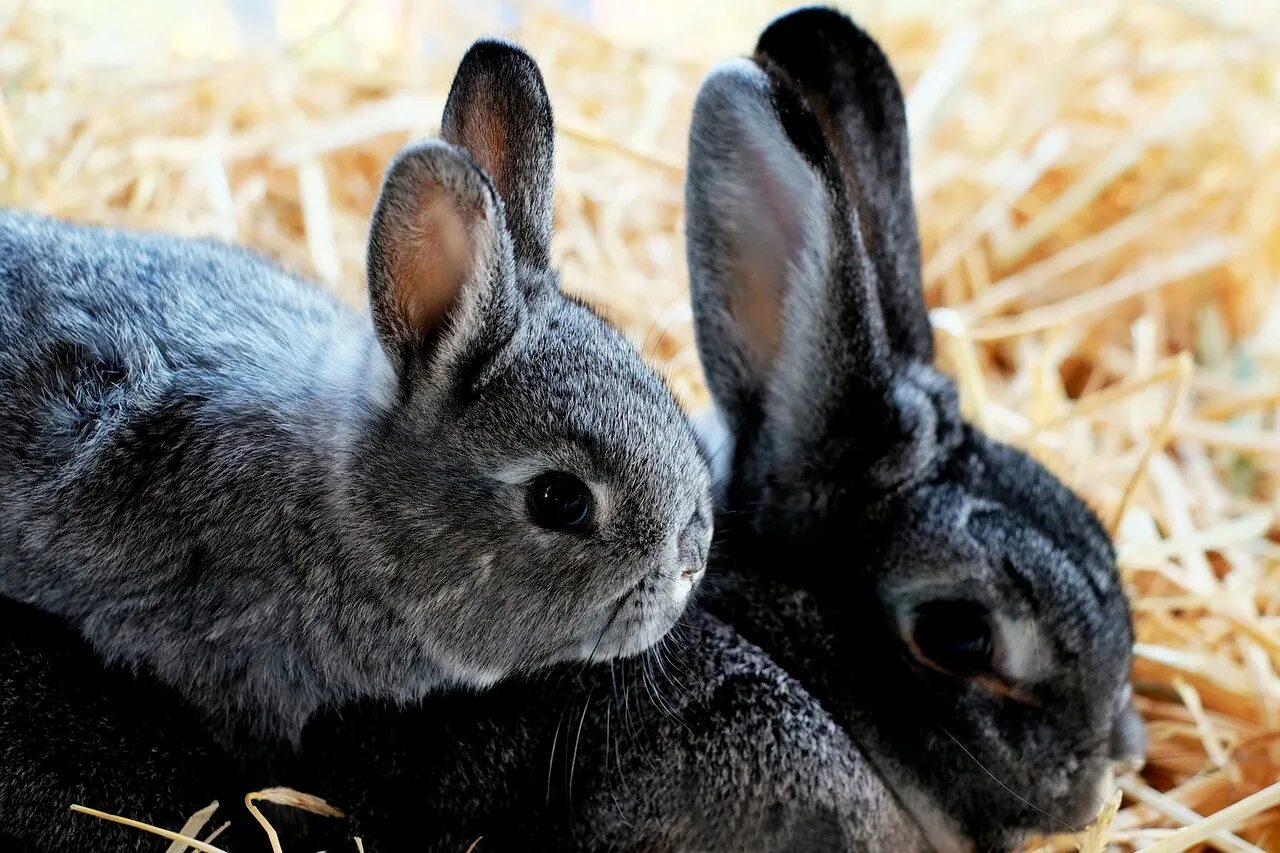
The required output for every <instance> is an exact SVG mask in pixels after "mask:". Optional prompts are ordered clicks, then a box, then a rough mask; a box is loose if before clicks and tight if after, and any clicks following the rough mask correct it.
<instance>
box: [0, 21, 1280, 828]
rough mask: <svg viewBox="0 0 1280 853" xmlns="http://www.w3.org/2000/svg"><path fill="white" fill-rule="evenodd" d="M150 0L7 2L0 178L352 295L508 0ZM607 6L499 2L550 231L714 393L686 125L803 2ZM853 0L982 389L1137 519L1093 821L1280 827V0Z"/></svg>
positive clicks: (14, 196) (1120, 530)
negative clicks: (1125, 697)
mask: <svg viewBox="0 0 1280 853" xmlns="http://www.w3.org/2000/svg"><path fill="white" fill-rule="evenodd" d="M174 5H175V6H178V5H181V4H174ZM578 5H580V6H582V5H586V4H582V3H580V4H578ZM37 6H38V8H37ZM148 6H149V7H153V8H152V9H151V11H150V12H149V13H143V12H142V11H141V10H138V9H137V8H136V4H135V9H134V14H131V15H129V16H116V15H113V14H112V13H111V10H112V9H113V8H114V5H113V4H108V3H105V2H102V0H97V2H89V3H72V2H71V0H58V2H54V0H50V2H42V3H40V4H28V5H26V6H24V7H21V8H18V9H12V8H10V9H7V10H0V80H3V81H4V83H3V86H2V87H0V202H3V203H4V204H7V205H13V206H20V207H27V208H35V209H39V210H44V211H47V212H50V213H53V214H57V215H59V216H65V217H70V218H74V219H82V220H92V221H99V222H109V223H114V224H119V225H127V226H134V227H142V228H162V229H165V230H169V231H179V232H183V233H190V234H212V235H217V236H221V237H224V238H228V239H233V240H238V241H242V242H246V243H249V244H252V245H254V246H257V247H260V248H262V249H264V250H266V251H267V252H269V253H271V254H272V255H274V256H276V257H278V258H279V259H281V260H282V261H283V262H284V263H285V264H287V265H288V266H290V267H293V268H295V269H298V270H301V271H304V272H308V273H312V274H315V275H317V276H318V277H319V278H321V279H322V280H324V281H326V282H328V283H329V284H330V285H332V286H333V287H334V288H335V289H336V290H337V292H339V293H340V294H342V295H343V296H344V297H346V298H349V299H352V300H358V299H360V298H361V293H362V287H363V284H362V276H361V270H362V261H363V257H362V256H363V248H364V246H363V241H364V232H365V224H366V217H367V216H368V213H369V210H370V207H371V205H372V203H373V199H374V194H375V191H376V187H377V183H378V177H379V174H380V170H381V169H382V167H383V165H384V164H385V163H386V162H387V160H388V158H389V157H390V155H391V154H392V153H393V152H394V151H395V150H396V148H397V147H398V146H399V145H401V144H402V143H403V142H404V141H405V140H406V139H407V138H409V136H410V135H420V134H425V133H430V132H433V131H434V130H435V123H436V122H437V120H438V116H439V112H440V106H441V104H442V101H443V97H444V94H445V91H446V86H447V84H448V80H449V77H450V74H451V73H452V70H453V67H454V64H455V63H456V61H457V59H458V57H459V56H460V54H461V52H462V50H463V49H464V47H465V46H466V44H467V43H468V42H469V41H470V39H471V38H472V37H474V36H475V35H477V34H479V33H485V32H493V31H502V30H503V28H504V24H505V23H508V21H507V18H506V17H504V15H503V14H502V12H501V9H500V8H499V6H498V4H496V3H494V2H488V0H475V2H471V3H466V4H458V3H445V2H425V0H424V1H423V2H418V3H412V2H406V3H386V2H376V0H354V2H349V3H339V2H336V0H331V2H315V3H302V2H301V0H298V2H290V3H287V4H282V5H281V9H280V11H279V14H278V15H276V17H275V18H274V19H271V18H270V17H269V16H267V17H264V16H262V15H258V16H257V17H256V18H255V19H254V21H252V22H250V24H249V25H247V26H245V27H244V28H243V29H241V28H240V27H239V25H238V24H237V21H236V19H235V17H234V15H233V14H232V12H231V10H230V8H229V7H227V6H225V5H223V3H221V2H219V0H204V2H201V3H199V4H195V5H193V6H192V7H190V8H188V9H187V10H186V11H179V10H175V9H172V8H170V5H169V4H164V3H160V2H153V3H151V4H148ZM594 7H595V9H596V14H597V16H598V18H597V21H596V23H594V24H593V25H592V26H590V27H588V26H585V25H583V24H581V23H577V22H575V20H574V19H571V18H569V17H567V16H566V15H563V14H560V13H557V12H554V11H550V10H548V9H546V8H543V7H530V8H529V9H528V10H526V11H527V14H524V15H523V16H521V17H520V19H519V21H518V23H517V24H516V26H515V29H514V31H511V30H508V32H510V34H511V35H513V36H514V37H515V38H517V39H519V40H520V41H522V42H524V43H525V44H526V45H528V46H529V47H530V48H531V49H532V51H533V52H534V53H535V54H536V55H537V57H538V59H539V61H540V62H541V63H542V64H543V67H544V69H545V71H546V73H547V77H548V82H549V86H550V88H551V91H552V97H553V100H554V101H555V105H556V110H557V113H558V117H559V128H560V134H559V140H558V141H559V155H558V156H559V164H558V165H559V181H560V183H559V193H558V197H557V208H556V218H557V226H558V236H557V242H556V246H555V258H556V261H557V263H558V264H559V266H560V267H561V269H562V270H563V272H564V276H565V280H566V282H567V284H568V286H569V287H570V288H571V289H572V290H574V291H575V292H577V293H580V294H583V295H585V296H587V297H589V298H591V299H593V300H596V301H598V302H599V303H601V304H602V305H604V306H606V307H607V310H608V312H609V313H610V314H611V315H612V316H613V317H615V318H616V319H618V320H619V322H621V323H622V324H623V325H624V326H625V327H626V328H627V329H628V330H629V331H630V332H631V333H632V334H633V335H634V336H635V339H636V340H637V342H638V343H639V344H641V345H642V347H643V348H644V350H645V351H646V352H647V353H648V354H649V355H650V356H651V357H652V358H653V359H654V360H655V361H656V362H658V363H660V364H661V365H663V366H664V368H665V369H666V370H667V371H668V372H669V373H670V375H671V376H672V379H673V382H674V385H675V387H676V389H677V391H678V393H679V394H680V396H681V397H682V398H683V399H684V400H685V401H686V402H687V403H688V404H689V405H691V406H698V405H702V404H703V403H705V401H706V392H705V390H704V387H703V385H702V383H701V379H700V377H699V373H698V368H697V362H696V357H695V353H694V349H693V346H692V330H691V317H690V313H689V309H688V305H687V301H686V292H685V290H684V281H685V272H684V267H683V263H684V261H683V247H682V243H681V239H680V232H681V219H680V217H681V200H682V191H681V186H680V179H681V169H682V162H683V157H684V132H685V128H686V126H687V122H688V118H689V110H690V106H691V103H692V98H693V93H694V91H695V88H696V86H697V83H698V80H699V79H700V77H701V75H702V74H703V73H704V72H705V70H706V69H707V67H708V66H709V64H710V63H711V62H713V61H715V60H718V59H720V58H722V57H725V56H728V55H731V54H734V53H741V52H744V51H746V50H747V49H748V48H749V46H750V45H751V44H752V43H753V39H754V36H755V34H756V32H757V31H758V29H759V27H760V26H761V24H762V23H763V22H764V21H765V20H767V18H768V17H769V16H770V15H771V14H772V13H773V12H774V11H777V10H778V9H779V8H781V7H780V5H779V4H776V3H773V2H765V1H764V0H757V2H733V0H708V2H704V3H701V4H694V5H692V6H686V5H684V4H679V3H676V2H675V0H649V2H646V3H643V4H622V3H598V4H594ZM60 8H62V11H59V9H60ZM72 10H74V11H72ZM854 11H855V13H856V14H858V15H859V17H860V18H861V19H862V20H863V21H864V22H865V23H866V24H867V25H868V27H869V28H870V29H871V31H872V32H873V33H875V34H876V35H877V36H878V37H879V38H880V39H881V40H882V41H883V43H884V45H885V47H886V48H887V50H888V52H889V54H890V56H891V57H892V58H893V60H894V62H895V64H896V66H897V68H898V70H899V71H900V73H901V75H902V77H903V78H904V81H905V83H906V86H907V89H908V92H909V103H908V108H909V111H910V116H911V119H912V133H913V142H914V154H915V160H916V168H915V189H916V194H917V197H918V200H919V206H920V220H921V227H922V239H923V246H924V251H925V278H926V286H927V289H928V298H929V302H930V304H931V305H933V306H935V307H936V312H935V326H936V327H937V328H938V333H939V341H940V344H941V352H942V354H943V358H944V361H945V363H946V365H947V366H948V369H950V370H951V371H952V372H953V373H954V374H955V375H956V376H957V379H958V381H959V384H960V387H961V391H962V397H963V400H964V406H965V410H966V412H967V413H968V414H969V415H970V416H971V417H973V418H974V419H975V420H976V421H977V422H978V423H980V424H981V425H982V426H983V427H985V428H986V429H988V430H990V431H992V432H993V433H995V434H996V435H998V436H999V437H1001V438H1004V439H1006V440H1008V441H1011V442H1013V443H1015V444H1018V445H1021V446H1024V447H1026V448H1027V449H1028V450H1029V451H1030V452H1032V453H1033V454H1035V455H1036V456H1037V457H1039V458H1040V459H1042V460H1043V461H1044V462H1045V463H1046V464H1047V465H1049V466H1050V467H1051V468H1052V469H1053V470H1055V471H1057V472H1059V473H1060V474H1061V475H1062V476H1063V477H1064V478H1065V479H1066V480H1067V481H1068V482H1070V483H1071V484H1073V485H1074V486H1076V487H1077V488H1079V489H1080V490H1081V491H1082V492H1083V493H1084V494H1086V495H1087V497H1088V499H1089V500H1090V501H1091V502H1092V504H1093V505H1094V506H1095V507H1096V508H1097V509H1098V511H1099V512H1100V514H1101V515H1102V517H1103V518H1104V519H1107V520H1109V521H1112V522H1114V526H1115V529H1116V534H1117V538H1118V543H1119V552H1120V560H1121V566H1122V570H1123V573H1124V578H1125V581H1126V583H1127V585H1128V588H1129V590H1130V592H1131V594H1132V597H1133V600H1134V606H1135V613H1136V619H1137V631H1138V640H1139V644H1138V650H1137V656H1136V662H1135V672H1134V676H1135V680H1136V688H1137V693H1138V701H1139V704H1140V707H1141V710H1142V711H1143V713H1144V714H1145V715H1146V717H1147V719H1148V721H1149V723H1150V734H1151V750H1150V760H1149V763H1148V765H1147V767H1146V769H1145V770H1144V771H1143V772H1142V774H1141V776H1140V777H1133V778H1130V779H1127V780H1124V781H1123V790H1124V791H1125V792H1126V796H1125V799H1124V803H1123V806H1122V808H1121V809H1120V811H1119V812H1118V814H1116V815H1115V816H1114V819H1113V820H1111V821H1110V822H1109V824H1108V825H1107V826H1105V827H1103V828H1102V830H1101V831H1102V832H1103V833H1104V834H1105V835H1106V836H1107V840H1108V841H1109V843H1111V844H1113V845H1116V846H1118V847H1119V848H1121V849H1132V848H1135V847H1142V846H1144V845H1147V844H1155V845H1157V846H1156V849H1159V850H1164V851H1173V850H1181V849H1186V848H1187V846H1188V845H1191V844H1200V843H1203V842H1205V841H1206V840H1207V842H1208V843H1211V844H1213V845H1214V846H1216V847H1218V848H1220V849H1228V850H1230V849H1235V850H1241V849H1259V848H1260V849H1273V850H1274V849H1280V810H1277V809H1276V808H1274V803H1275V796H1274V793H1275V788H1274V786H1272V787H1270V788H1268V787H1267V786H1269V785H1271V783H1273V782H1274V780H1275V779H1276V778H1277V777H1280V678H1278V677H1277V667H1278V666H1280V525H1277V522H1276V512H1277V510H1278V509H1280V503H1278V502H1277V497H1276V481H1277V477H1278V476H1280V440H1278V439H1277V433H1276V419H1277V408H1280V299H1278V298H1277V288H1276V284H1277V278H1278V275H1280V121H1277V115H1278V114H1280V110H1278V109H1277V107H1278V104H1280V59H1277V57H1280V6H1278V5H1277V3H1276V2H1270V1H1269V2H1263V0H1252V1H1251V2H1247V3H1226V2H1223V3H1218V2H1209V0H1132V1H1131V2H1123V1H1122V0H1113V2H1090V3H1078V2H1074V0H1025V1H1024V2H1019V3H1006V4H997V3H987V4H982V5H973V4H960V3H955V4H934V5H933V6H929V7H926V6H925V5H924V4H922V3H919V2H897V3H893V4H889V3H883V4H858V6H857V8H855V10H854ZM126 18H127V21H126V20H125V19H126ZM277 40H278V41H279V42H281V43H283V44H284V47H283V48H281V49H276V48H271V49H268V48H266V47H264V45H271V44H275V43H276V41H277ZM943 306H945V308H944V307H943ZM1182 353H1186V354H1188V355H1182V356H1179V355H1178V354H1182ZM1264 789H1265V791H1266V793H1265V794H1258V792H1260V791H1264ZM1255 795H1256V796H1261V797H1263V799H1261V800H1257V799H1253V796H1255ZM1233 804H1236V805H1233ZM1264 807H1265V808H1264ZM1215 815H1217V816H1218V817H1215ZM1187 823H1192V824H1196V826H1197V829H1196V830H1195V831H1194V834H1191V835H1188V834H1170V831H1169V830H1170V828H1172V827H1178V826H1181V825H1183V824H1187ZM1193 839H1195V840H1194V841H1193ZM1076 843H1077V842H1076V840H1075V839H1050V840H1048V841H1046V842H1044V846H1045V848H1046V849H1072V848H1073V847H1074V846H1075V845H1076ZM1088 843H1089V844H1090V845H1092V846H1091V847H1090V849H1095V848H1096V847H1097V845H1098V843H1099V840H1098V839H1096V838H1095V839H1091V840H1089V841H1088ZM1249 845H1253V846H1252V847H1250V846H1249Z"/></svg>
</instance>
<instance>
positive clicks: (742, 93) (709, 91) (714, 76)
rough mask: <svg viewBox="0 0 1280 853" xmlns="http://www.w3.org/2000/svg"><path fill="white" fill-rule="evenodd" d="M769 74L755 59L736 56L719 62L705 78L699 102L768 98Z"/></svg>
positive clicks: (699, 93)
mask: <svg viewBox="0 0 1280 853" xmlns="http://www.w3.org/2000/svg"><path fill="white" fill-rule="evenodd" d="M768 91H769V75H768V74H766V73H765V71H764V69H763V68H761V67H760V65H759V63H757V62H756V61H755V60H752V59H748V58H746V57H735V58H733V59H727V60H725V61H724V62H721V63H719V64H718V65H716V66H715V67H714V68H712V69H711V71H710V72H708V73H707V76H706V77H705V78H703V80H702V85H701V86H700V87H699V88H698V96H697V102H698V103H700V104H711V103H718V102H720V101H723V100H726V99H737V98H740V97H756V98H767V97H768Z"/></svg>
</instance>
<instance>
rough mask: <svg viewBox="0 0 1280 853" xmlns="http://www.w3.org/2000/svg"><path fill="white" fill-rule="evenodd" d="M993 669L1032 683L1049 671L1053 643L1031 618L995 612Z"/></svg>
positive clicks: (1041, 679) (1039, 679) (1017, 679)
mask: <svg viewBox="0 0 1280 853" xmlns="http://www.w3.org/2000/svg"><path fill="white" fill-rule="evenodd" d="M995 624H996V631H997V635H998V639H997V642H996V656H997V658H996V661H995V665H996V670H997V671H998V672H999V673H1000V674H1001V675H1003V676H1004V677H1005V678H1007V679H1009V680H1010V681H1016V682H1021V683H1025V684H1034V683H1036V682H1038V681H1043V680H1044V679H1045V678H1047V677H1049V675H1050V674H1052V672H1053V662H1054V661H1053V646H1052V645H1051V644H1050V643H1049V641H1048V638H1046V637H1045V635H1044V632H1043V631H1042V630H1041V628H1040V625H1039V624H1038V623H1037V622H1036V621H1035V620H1034V619H1028V618H1015V617H1012V616H1006V615H1004V614H1000V613H997V614H995Z"/></svg>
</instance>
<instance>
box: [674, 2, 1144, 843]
mask: <svg viewBox="0 0 1280 853" xmlns="http://www.w3.org/2000/svg"><path fill="white" fill-rule="evenodd" d="M906 140H907V133H906V125H905V115H904V110H903V104H902V96H901V92H900V90H899V88H898V84H897V80H896V78H895V76H894V74H893V72H892V70H891V69H890V67H889V65H888V62H887V60H886V59H885V57H884V55H883V54H882V53H881V52H880V50H879V48H878V47H877V46H876V45H875V43H874V42H873V41H872V40H871V39H870V38H869V37H868V36H867V35H866V34H865V33H863V32H862V31H861V30H860V29H858V28H857V27H856V26H855V25H854V24H853V23H852V22H851V21H850V20H849V19H848V18H846V17H845V16H844V15H842V14H840V13H838V12H835V11H833V10H828V9H819V8H811V9H803V10H800V11H797V12H793V13H791V14H788V15H786V16H783V17H782V18H780V19H778V20H777V21H775V22H774V23H773V24H771V25H770V26H769V27H768V28H767V29H766V30H765V32H764V34H763V35H762V36H761V38H760V41H759V44H758V45H757V48H756V54H755V57H754V59H752V60H749V61H748V60H739V61H735V62H732V63H728V64H726V65H724V66H721V67H720V68H719V69H717V70H716V71H713V72H712V74H711V76H710V77H709V78H708V80H707V82H706V83H705V84H704V86H703V89H702V91H701V92H700V94H699V96H698V100H697V104H696V106H695V114H694V121H693V126H692V130H691V134H690V161H689V182H688V187H687V193H688V208H689V214H688V219H687V229H688V231H687V236H688V246H689V259H690V263H689V267H690V275H691V283H692V291H693V300H694V311H695V318H696V321H697V333H698V346H699V350H700V352H701V353H702V356H703V360H704V363H705V365H706V366H707V369H708V374H709V375H708V379H709V382H710V384H711V387H712V389H713V392H714V394H715V397H716V399H717V401H718V403H719V404H720V406H721V408H722V409H723V411H724V414H725V417H726V419H727V421H728V426H729V429H730V431H731V432H732V434H733V437H734V463H733V466H732V478H731V480H730V482H729V484H728V487H727V492H726V497H725V500H726V502H727V506H726V508H725V511H724V512H723V513H721V514H720V515H719V516H718V524H719V525H720V533H721V534H723V536H720V535H719V534H718V539H719V541H720V549H721V550H720V551H719V553H718V556H717V560H716V563H717V565H718V566H723V567H724V571H723V574H725V575H728V576H729V577H728V578H727V579H726V580H725V582H724V583H723V584H722V585H721V586H722V589H721V590H720V594H719V596H717V597H715V598H713V599H712V603H711V608H712V610H713V611H714V612H716V613H717V614H718V615H720V616H722V617H723V618H727V619H728V620H729V621H731V622H732V624H733V625H734V626H735V628H737V629H738V630H739V631H741V632H742V633H743V635H744V636H746V637H747V638H748V639H750V640H752V641H753V642H756V643H759V644H760V645H761V647H762V648H763V649H764V650H765V651H766V652H767V653H768V654H769V655H770V656H771V657H773V658H774V659H775V660H777V661H778V662H779V663H780V664H781V665H782V666H783V667H785V668H786V669H787V670H788V672H790V673H791V674H792V675H793V676H795V677H797V678H798V679H799V680H800V681H801V682H802V683H803V684H804V685H805V686H806V688H808V689H809V690H810V691H812V693H813V694H814V695H815V696H816V697H817V698H818V699H819V701H821V702H822V703H823V705H824V706H825V707H826V708H827V709H828V710H830V712H831V713H832V715H833V716H834V717H835V719H836V720H837V721H839V722H840V723H841V724H842V725H843V726H844V727H845V729H846V730H847V731H848V733H849V734H850V735H851V737H852V738H853V740H854V742H855V743H857V744H858V745H859V747H860V748H861V749H863V750H864V751H865V754H866V756H867V758H868V760H869V761H870V762H871V764H872V765H873V766H874V768H875V770H876V772H877V773H878V774H879V775H880V777H881V778H882V779H883V780H884V781H885V782H886V783H887V784H888V785H889V786H890V787H891V788H892V789H893V791H894V792H895V794H896V795H897V799H898V801H899V802H900V803H901V804H902V807H903V808H905V809H906V810H907V811H908V812H909V813H910V815H911V816H912V818H913V819H914V820H915V821H916V822H917V824H918V825H919V826H920V827H921V828H922V830H923V831H924V832H925V834H926V835H927V837H928V839H929V841H930V843H931V844H932V845H933V846H934V847H935V848H936V849H939V850H944V851H951V850H954V851H967V850H988V849H997V850H1004V849H1009V848H1011V847H1013V846H1016V845H1017V844H1018V843H1019V842H1020V840H1021V839H1022V838H1023V837H1025V835H1026V834H1028V833H1031V832H1042V831H1061V830H1063V829H1067V828H1079V827H1081V826H1082V825H1083V824H1084V823H1086V822H1087V821H1088V820H1089V819H1090V818H1091V817H1092V816H1093V814H1094V813H1095V812H1096V810H1097V808H1098V806H1099V805H1100V804H1101V797H1102V796H1103V795H1105V794H1107V793H1109V792H1110V791H1109V788H1108V781H1109V779H1110V773H1111V769H1112V766H1113V765H1114V764H1116V763H1121V764H1126V765H1127V764H1131V763H1133V762H1134V761H1135V760H1137V761H1139V762H1140V760H1141V755H1142V751H1143V749H1144V743H1143V733H1142V727H1141V724H1140V722H1139V720H1138V717H1137V715H1136V712H1135V711H1134V710H1133V708H1132V705H1131V703H1130V692H1129V689H1128V685H1127V678H1128V674H1129V668H1130V663H1131V647H1132V642H1133V629H1132V624H1131V619H1130V614H1129V609H1128V604H1127V601H1126V599H1125V596H1124V592H1123V590H1122V588H1121V584H1120V579H1119V576H1118V574H1117V571H1116V566H1115V558H1114V553H1113V549H1112V546H1111V542H1110V540H1109V538H1108V537H1107V534H1106V532H1105V530H1104V529H1103V528H1102V526H1101V525H1100V524H1099V522H1098V520H1097V519H1096V518H1095V517H1094V516H1093V514H1092V513H1091V512H1090V511H1089V510H1088V509H1087V508H1086V507H1085V506H1084V504H1083V503H1082V502H1081V501H1080V500H1079V498H1078V497H1076V496H1075V495H1074V494H1072V493H1071V492H1070V491H1069V490H1068V489H1067V488H1066V487H1065V486H1063V485H1062V484H1061V483H1060V482H1059V481H1057V480H1056V479H1055V478H1054V477H1053V476H1052V475H1050V474H1049V473H1048V472H1047V471H1046V470H1045V469H1043V468H1042V467H1040V466H1039V465H1038V464H1036V463H1035V462H1034V461H1033V460H1031V459H1030V458H1029V457H1027V456H1025V455H1024V454H1022V453H1020V452H1018V451H1017V450H1014V449H1013V448H1011V447H1007V446H1005V445H1002V444H999V443H998V442H995V441H993V440H991V439H990V438H988V437H987V436H985V435H983V434H982V433H981V432H979V431H978V430H976V429H975V428H973V427H972V426H971V425H969V424H966V423H964V422H963V420H961V418H960V416H959V413H958V409H957V404H956V394H955V389H954V387H953V385H952V383H951V381H950V380H948V379H947V378H945V377H943V376H942V375H941V374H940V373H938V372H937V371H936V370H935V369H934V367H933V365H932V356H933V347H932V341H931V340H930V338H929V326H928V318H927V316H926V315H925V311H924V302H923V297H922V294H921V292H920V273H919V265H920V258H919V246H918V238H917V235H916V232H915V225H914V223H915V212H914V210H913V208H912V202H911V192H910V181H909V176H908V171H907V161H908V155H907V147H906V146H907V142H906ZM787 186H807V187H809V190H808V191H806V192H803V193H788V192H780V191H777V190H776V188H777V187H787ZM814 223H821V228H820V229H815V228H814V225H813V224H814ZM762 233H764V234H768V233H772V234H773V235H774V237H773V245H770V246H769V251H771V252H774V253H776V254H778V255H779V256H781V257H787V258H791V259H792V261H791V262H790V263H788V264H783V265H779V264H773V265H769V264H761V263H751V264H745V265H744V264H742V263H741V257H740V253H739V252H738V251H737V250H740V249H741V248H742V247H744V246H752V245H761V244H762V243H763V244H765V245H768V241H762V240H761V238H760V237H759V235H761V234H762ZM743 294H754V295H755V296H754V297H753V298H763V299H766V300H769V301H770V307H768V308H761V307H760V306H758V305H754V304H750V300H744V298H743ZM744 305H747V307H748V309H749V310H744ZM769 316H776V317H781V318H783V321H782V323H781V328H780V329H779V330H777V333H776V334H764V335H761V334H759V333H758V332H759V329H760V328H761V327H762V325H763V326H764V327H765V328H766V329H767V325H768V324H767V323H762V321H761V319H760V318H762V317H764V318H767V317H769ZM954 601H961V602H967V603H970V604H972V605H974V606H976V607H977V608H980V610H981V612H982V613H983V614H984V618H985V620H986V622H987V624H989V626H990V629H991V631H992V632H993V635H994V655H993V657H992V658H991V660H990V661H989V662H988V663H987V664H986V665H985V666H984V668H983V669H982V670H980V671H978V672H972V673H971V672H951V671H948V670H947V669H946V668H945V667H940V666H938V665H937V664H936V662H934V661H932V660H931V659H929V658H928V657H927V656H926V655H924V654H923V653H922V652H921V651H920V649H919V646H918V645H916V639H915V634H914V633H913V632H914V630H915V627H916V625H917V623H918V620H919V619H920V616H919V613H920V610H919V609H918V608H920V607H921V605H925V604H932V603H937V602H954ZM899 819H900V815H898V814H897V813H896V812H894V811H892V810H891V811H889V812H886V813H869V814H867V815H866V820H867V822H868V825H870V826H874V825H875V824H876V823H877V822H879V821H881V820H889V821H893V822H896V821H897V820H899Z"/></svg>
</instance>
